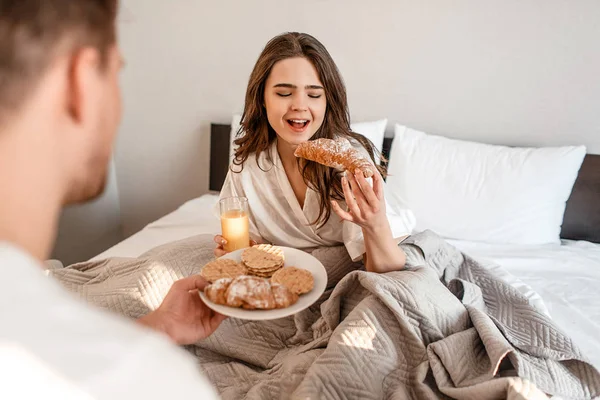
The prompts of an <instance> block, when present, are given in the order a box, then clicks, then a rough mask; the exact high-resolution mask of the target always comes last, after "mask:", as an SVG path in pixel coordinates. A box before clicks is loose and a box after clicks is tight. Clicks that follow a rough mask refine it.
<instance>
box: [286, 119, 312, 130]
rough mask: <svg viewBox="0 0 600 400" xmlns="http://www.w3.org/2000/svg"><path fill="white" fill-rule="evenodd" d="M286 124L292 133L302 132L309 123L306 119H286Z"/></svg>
mask: <svg viewBox="0 0 600 400" xmlns="http://www.w3.org/2000/svg"><path fill="white" fill-rule="evenodd" d="M287 123H288V125H289V126H290V127H291V128H292V130H293V131H294V132H304V130H305V129H306V127H307V126H308V124H310V121H309V120H307V119H288V120H287Z"/></svg>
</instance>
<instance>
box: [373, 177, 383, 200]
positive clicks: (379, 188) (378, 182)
mask: <svg viewBox="0 0 600 400" xmlns="http://www.w3.org/2000/svg"><path fill="white" fill-rule="evenodd" d="M373 191H375V195H376V196H377V198H378V199H379V200H380V201H381V200H383V198H384V193H383V177H382V176H381V174H380V173H379V171H374V174H373Z"/></svg>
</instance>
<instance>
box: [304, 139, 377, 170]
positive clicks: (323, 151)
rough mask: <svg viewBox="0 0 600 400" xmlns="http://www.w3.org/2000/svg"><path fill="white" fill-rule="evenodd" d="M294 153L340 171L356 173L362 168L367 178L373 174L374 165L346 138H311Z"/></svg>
mask: <svg viewBox="0 0 600 400" xmlns="http://www.w3.org/2000/svg"><path fill="white" fill-rule="evenodd" d="M294 155H295V156H296V157H299V158H304V159H307V160H310V161H314V162H317V163H319V164H323V165H325V166H327V167H331V168H335V169H338V170H340V171H344V170H346V171H350V172H351V173H352V174H355V173H356V172H357V171H358V170H360V171H362V172H363V174H364V175H365V177H367V178H369V177H371V176H373V165H372V164H371V163H370V162H369V161H368V160H367V159H366V158H364V157H363V156H362V155H361V154H360V152H359V151H358V150H356V149H355V148H354V147H352V144H351V143H350V141H348V139H345V138H341V139H338V140H332V139H315V140H310V141H308V142H304V143H301V144H300V145H299V146H298V147H297V148H296V151H295V152H294Z"/></svg>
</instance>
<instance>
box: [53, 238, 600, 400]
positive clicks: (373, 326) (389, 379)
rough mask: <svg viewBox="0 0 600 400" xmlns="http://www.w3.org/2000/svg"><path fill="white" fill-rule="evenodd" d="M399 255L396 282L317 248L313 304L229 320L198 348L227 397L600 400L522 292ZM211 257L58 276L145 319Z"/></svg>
mask: <svg viewBox="0 0 600 400" xmlns="http://www.w3.org/2000/svg"><path fill="white" fill-rule="evenodd" d="M401 246H402V248H403V249H404V251H405V252H406V254H407V268H406V270H404V271H399V272H392V273H387V274H374V273H368V272H365V271H364V270H363V269H362V266H361V265H359V264H353V263H352V262H351V260H350V259H349V257H348V255H347V253H346V251H345V249H344V248H343V247H334V248H320V249H316V250H314V251H313V252H312V254H313V255H314V256H315V257H317V258H318V259H319V260H321V262H322V263H323V264H324V265H325V267H326V269H327V272H328V280H329V284H328V290H327V291H326V292H325V294H324V295H323V296H322V298H321V299H320V300H319V301H318V302H317V303H315V304H314V305H313V306H311V307H310V308H309V309H307V310H305V311H303V312H301V313H299V314H296V315H295V316H293V317H289V318H283V319H279V320H273V321H264V322H252V321H243V320H238V319H233V318H230V319H227V320H226V321H225V322H224V323H223V324H222V325H221V326H220V327H219V329H218V330H217V331H216V332H215V333H214V334H213V335H212V336H211V337H209V338H208V339H206V340H204V341H202V342H200V343H197V344H196V345H194V346H189V347H188V350H189V351H190V352H191V353H192V354H193V355H195V356H196V357H197V359H198V363H199V365H200V368H201V369H202V371H203V372H204V373H205V374H206V375H207V376H208V378H209V379H210V380H211V381H212V383H213V384H214V385H215V387H216V388H217V390H218V391H219V393H220V394H221V396H222V398H224V399H281V398H284V399H287V398H289V399H382V398H386V399H437V398H457V399H488V398H489V399H492V398H493V399H499V398H508V399H524V398H531V399H534V398H535V399H537V398H546V395H545V394H544V393H546V394H551V395H560V396H561V397H563V398H581V399H585V398H594V397H596V396H600V374H599V372H598V371H597V370H596V369H595V368H593V367H592V366H591V365H590V364H589V363H588V362H587V361H586V358H585V356H584V355H583V354H581V352H580V351H579V349H578V348H577V346H576V345H575V344H574V343H573V342H572V341H571V339H570V338H569V337H567V336H565V335H564V334H563V333H562V332H561V331H560V329H559V328H557V327H556V326H555V324H554V323H553V322H552V320H551V319H549V318H548V317H547V316H546V315H545V314H543V313H541V312H540V311H538V310H536V309H535V308H534V307H532V306H531V305H530V304H529V303H528V302H527V300H526V299H525V298H524V297H523V296H522V295H521V294H520V293H519V292H518V291H517V290H515V289H514V288H513V287H511V286H510V285H508V284H506V283H505V282H504V281H503V280H501V279H499V278H497V277H496V276H494V275H493V274H491V273H490V272H489V270H488V269H486V268H485V267H484V266H483V265H481V264H480V263H478V262H477V261H476V260H474V259H472V258H470V257H469V256H467V255H465V254H462V253H461V252H460V251H458V250H457V249H456V248H454V247H452V246H450V245H449V244H448V243H446V242H445V241H443V240H442V239H440V238H439V237H438V236H437V235H435V234H434V233H432V232H424V233H421V234H417V235H413V236H411V237H409V238H408V239H407V240H406V241H405V242H404V243H403V244H402V245H401ZM212 250H213V242H212V237H210V236H206V235H202V236H197V237H192V238H189V239H185V240H183V241H179V242H175V243H171V244H168V245H164V246H161V247H158V248H156V249H153V250H151V251H149V252H148V253H146V254H144V255H142V256H141V257H139V258H136V259H127V258H113V259H108V260H104V261H97V262H86V263H81V264H75V265H72V266H70V267H67V268H62V269H53V270H50V271H49V275H51V276H52V277H54V278H55V279H57V280H59V281H60V282H61V283H62V284H63V285H64V286H65V287H66V288H68V289H69V290H71V291H73V292H74V293H76V294H77V295H79V296H81V297H82V298H84V299H85V300H86V301H88V302H90V303H92V304H94V305H97V306H100V307H103V308H106V309H109V310H111V311H114V312H117V313H121V314H124V315H126V316H129V317H131V318H137V317H140V316H142V315H144V314H146V313H147V312H149V311H150V310H152V309H155V308H156V307H158V305H159V304H160V302H161V300H162V298H163V297H164V295H165V294H166V292H167V291H168V289H169V287H170V286H171V284H172V283H173V282H174V281H175V280H177V279H179V278H182V277H184V276H188V275H190V274H194V273H197V272H198V271H199V270H200V268H201V267H202V266H203V265H204V264H205V263H206V262H208V261H209V260H211V259H212V258H213V255H212Z"/></svg>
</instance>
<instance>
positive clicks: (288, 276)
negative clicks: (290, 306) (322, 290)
mask: <svg viewBox="0 0 600 400" xmlns="http://www.w3.org/2000/svg"><path fill="white" fill-rule="evenodd" d="M271 282H272V283H279V284H281V285H284V286H286V287H287V288H288V289H290V291H292V292H294V293H296V294H303V293H308V292H310V291H311V290H312V288H313V286H314V284H315V279H314V277H313V275H312V274H311V272H310V271H308V270H305V269H301V268H296V267H285V268H281V269H280V270H278V271H277V272H275V273H274V274H273V276H272V277H271Z"/></svg>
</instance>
